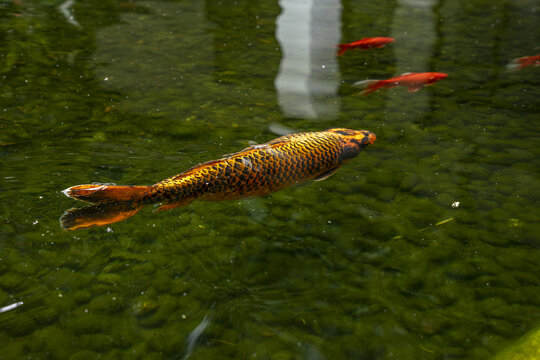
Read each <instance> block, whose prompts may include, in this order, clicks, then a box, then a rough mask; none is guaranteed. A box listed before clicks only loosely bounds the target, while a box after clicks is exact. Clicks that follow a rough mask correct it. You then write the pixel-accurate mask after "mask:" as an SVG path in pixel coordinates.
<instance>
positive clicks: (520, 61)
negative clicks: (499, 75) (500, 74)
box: [506, 55, 540, 71]
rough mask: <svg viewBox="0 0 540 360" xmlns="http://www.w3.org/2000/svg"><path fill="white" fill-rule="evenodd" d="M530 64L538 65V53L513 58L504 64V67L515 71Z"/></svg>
mask: <svg viewBox="0 0 540 360" xmlns="http://www.w3.org/2000/svg"><path fill="white" fill-rule="evenodd" d="M531 65H532V66H540V55H535V56H524V57H520V58H517V59H514V60H512V61H511V62H510V64H508V65H506V69H507V70H508V71H515V70H519V69H523V68H524V67H527V66H531Z"/></svg>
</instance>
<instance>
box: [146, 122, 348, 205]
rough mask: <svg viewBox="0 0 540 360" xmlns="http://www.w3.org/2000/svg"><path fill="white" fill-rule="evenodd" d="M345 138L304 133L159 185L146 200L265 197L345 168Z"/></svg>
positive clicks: (199, 168)
mask: <svg viewBox="0 0 540 360" xmlns="http://www.w3.org/2000/svg"><path fill="white" fill-rule="evenodd" d="M342 137H343V136H342V135H340V134H337V133H335V132H331V131H325V132H311V133H299V134H293V135H286V136H283V137H281V138H277V139H275V140H272V141H270V142H268V143H266V144H263V145H259V146H256V147H253V146H252V147H248V148H247V149H244V150H242V151H240V152H238V153H235V154H231V156H228V157H225V158H223V159H220V160H217V161H210V162H208V163H203V164H201V165H198V166H195V167H193V168H191V169H189V170H187V171H186V172H184V173H182V174H179V175H175V176H173V177H171V178H168V179H165V180H163V181H161V182H159V183H157V184H155V185H154V186H153V187H154V190H153V191H151V192H150V193H149V194H148V195H147V196H146V197H145V198H144V200H143V201H144V202H145V203H149V202H157V201H163V200H166V201H167V202H175V201H179V202H182V205H184V204H187V203H189V202H191V201H193V200H196V199H199V200H206V201H210V200H226V199H235V198H242V197H249V196H261V195H265V194H268V193H271V192H274V191H276V190H279V189H282V188H285V187H287V186H290V185H293V184H296V183H299V182H303V181H306V180H309V179H313V178H315V177H317V176H319V175H321V174H322V173H325V172H327V171H329V170H331V169H334V168H336V167H338V166H339V165H341V162H342V159H341V152H342V146H343V139H342Z"/></svg>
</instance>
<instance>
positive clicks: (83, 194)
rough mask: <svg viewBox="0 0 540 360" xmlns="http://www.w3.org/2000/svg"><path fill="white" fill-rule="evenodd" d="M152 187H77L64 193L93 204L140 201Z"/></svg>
mask: <svg viewBox="0 0 540 360" xmlns="http://www.w3.org/2000/svg"><path fill="white" fill-rule="evenodd" d="M151 188H152V187H151V186H117V185H76V186H72V187H69V188H67V189H65V190H64V191H62V192H63V193H64V195H66V196H68V197H70V198H73V199H77V200H82V201H87V202H90V203H93V204H109V203H122V202H133V201H140V200H142V199H143V197H144V195H146V194H148V193H149V191H150V189H151Z"/></svg>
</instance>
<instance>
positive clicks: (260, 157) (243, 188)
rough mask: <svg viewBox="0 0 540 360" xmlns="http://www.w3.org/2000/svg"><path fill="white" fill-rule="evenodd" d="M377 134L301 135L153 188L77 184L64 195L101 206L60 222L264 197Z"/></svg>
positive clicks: (337, 161) (74, 224) (330, 166)
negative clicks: (153, 206)
mask: <svg viewBox="0 0 540 360" xmlns="http://www.w3.org/2000/svg"><path fill="white" fill-rule="evenodd" d="M375 138H376V137H375V134H373V133H371V132H370V131H367V130H360V131H356V130H350V129H342V128H338V129H329V130H326V131H321V132H308V133H297V134H291V135H285V136H282V137H279V138H277V139H274V140H272V141H270V142H267V143H265V144H261V145H253V146H250V147H248V148H246V149H244V150H242V151H239V152H237V153H233V154H229V155H226V156H225V157H223V158H221V159H219V160H213V161H209V162H205V163H203V164H200V165H197V166H194V167H192V168H191V169H188V170H187V171H184V172H183V173H181V174H178V175H175V176H173V177H170V178H167V179H165V180H162V181H160V182H158V183H156V184H154V185H150V186H116V185H76V186H72V187H70V188H68V189H66V190H64V191H63V193H64V194H65V195H67V196H68V197H71V198H75V199H78V200H83V201H87V202H90V203H92V204H95V205H94V207H96V206H97V208H96V211H93V210H92V209H91V207H89V208H82V209H75V210H70V211H68V212H67V213H66V214H67V216H66V214H65V215H64V221H61V222H62V224H63V226H64V227H65V228H68V229H75V228H80V227H88V226H92V225H105V224H110V223H112V222H116V221H120V220H123V219H124V218H127V217H130V216H132V215H134V214H135V213H136V212H137V211H138V209H139V208H140V207H142V206H144V205H148V204H154V203H161V204H163V205H162V206H161V207H160V208H159V210H165V209H171V208H175V207H178V206H183V205H187V204H189V203H191V202H193V201H195V200H202V201H217V200H230V199H240V198H245V197H251V196H261V195H266V194H269V193H272V192H274V191H277V190H280V189H283V188H286V187H288V186H291V185H294V184H298V183H301V182H304V181H307V180H311V179H315V180H323V179H325V178H326V177H328V176H330V175H332V174H333V173H334V172H335V171H336V170H337V169H338V168H339V167H340V166H341V165H342V164H343V163H345V162H346V161H348V160H349V159H351V158H353V157H355V156H357V155H358V154H359V153H360V152H361V151H362V150H364V149H365V148H366V147H367V146H368V145H369V144H372V143H373V142H374V141H375ZM117 210H118V211H117ZM77 212H78V214H81V215H82V216H76V215H78V214H77ZM90 213H91V214H94V215H92V216H90V215H89V214H90ZM96 214H97V215H96ZM123 215H126V216H125V217H122V216H123ZM109 220H111V221H109Z"/></svg>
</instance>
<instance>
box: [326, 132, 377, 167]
mask: <svg viewBox="0 0 540 360" xmlns="http://www.w3.org/2000/svg"><path fill="white" fill-rule="evenodd" d="M327 131H328V132H330V133H333V134H336V135H339V137H340V140H341V145H342V153H341V154H342V158H343V160H346V159H350V158H353V157H355V156H357V155H358V154H359V153H360V152H361V151H362V150H364V149H365V148H366V147H367V146H368V145H369V144H373V142H374V141H375V139H376V138H377V137H376V136H375V134H374V133H372V132H371V131H368V130H351V129H343V128H337V129H329V130H327Z"/></svg>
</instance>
